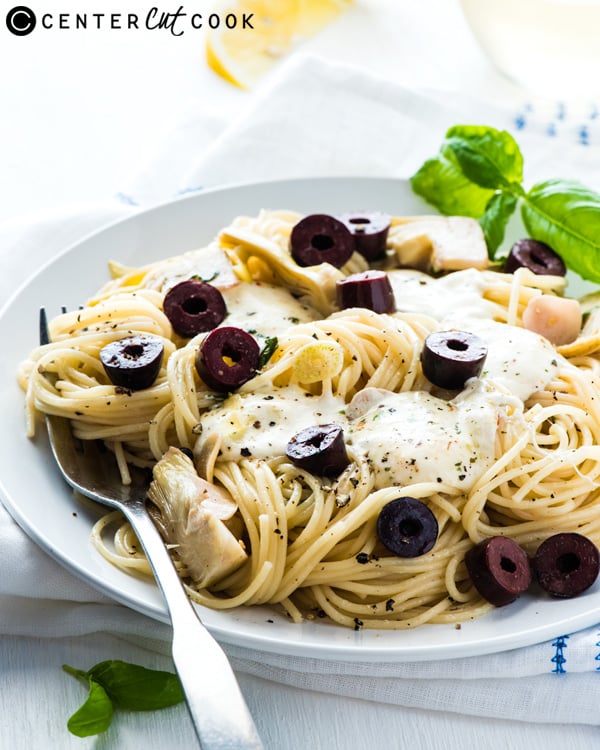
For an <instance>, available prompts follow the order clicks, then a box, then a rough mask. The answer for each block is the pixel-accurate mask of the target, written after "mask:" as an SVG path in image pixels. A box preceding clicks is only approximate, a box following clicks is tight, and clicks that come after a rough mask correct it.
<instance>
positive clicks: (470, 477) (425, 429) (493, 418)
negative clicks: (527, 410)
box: [346, 381, 521, 492]
mask: <svg viewBox="0 0 600 750" xmlns="http://www.w3.org/2000/svg"><path fill="white" fill-rule="evenodd" d="M369 391H372V393H369ZM359 397H360V398H359ZM357 399H359V400H358V402H357ZM515 406H517V409H515ZM518 406H519V403H518V402H516V401H515V399H513V398H511V397H510V396H509V395H506V394H504V393H502V392H500V391H498V390H496V389H494V388H493V386H491V385H489V384H488V385H486V384H485V383H483V382H482V381H473V383H472V384H471V385H470V386H469V387H468V388H466V389H465V390H464V391H463V392H462V393H461V394H460V395H459V396H458V397H457V398H455V399H453V400H452V401H444V400H442V399H440V398H437V397H435V396H432V395H431V394H429V393H425V392H424V391H409V392H405V393H392V392H389V391H388V392H386V391H382V390H380V389H367V390H366V391H365V392H364V393H363V394H357V396H355V398H354V400H353V401H352V403H351V404H350V406H349V409H348V416H349V417H350V423H349V425H348V428H347V431H346V440H347V442H348V444H350V445H352V446H353V448H354V449H355V450H356V451H357V452H358V453H361V454H363V455H364V456H366V457H367V458H368V460H369V463H370V464H371V468H372V469H373V471H374V474H375V486H376V487H377V488H381V487H389V486H392V485H408V484H414V483H417V482H444V483H445V484H448V485H450V486H452V487H457V488H458V489H460V490H463V491H465V492H466V491H468V490H469V489H471V488H472V487H473V485H474V484H475V482H476V481H477V479H479V477H480V476H481V475H482V474H483V472H484V471H485V470H486V469H488V468H489V467H490V466H491V465H492V464H493V462H494V457H495V439H496V432H497V429H498V424H499V423H500V422H501V421H502V422H506V420H508V419H512V420H519V421H520V419H521V412H520V411H519V409H518ZM509 415H512V416H509Z"/></svg>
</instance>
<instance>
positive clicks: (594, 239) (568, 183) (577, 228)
mask: <svg viewBox="0 0 600 750" xmlns="http://www.w3.org/2000/svg"><path fill="white" fill-rule="evenodd" d="M521 215H522V218H523V223H524V225H525V228H526V229H527V232H528V233H529V235H530V236H531V237H533V238H534V239H536V240H539V241H540V242H545V243H546V244H547V245H549V246H550V247H551V248H553V249H554V250H555V252H557V253H558V254H559V255H560V256H561V258H562V259H563V261H564V263H565V265H566V266H567V267H568V268H570V269H571V270H572V271H575V272H576V273H578V274H579V275H580V276H581V277H582V278H584V279H587V280H589V281H595V282H600V194H598V193H596V192H594V191H592V190H589V189H588V188H586V187H585V186H584V185H582V184H581V183H579V182H575V181H572V180H547V181H545V182H540V183H538V184H537V185H534V186H533V187H532V188H531V190H530V191H529V192H528V193H527V195H526V196H525V198H524V200H523V204H522V206H521Z"/></svg>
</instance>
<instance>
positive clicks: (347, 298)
mask: <svg viewBox="0 0 600 750" xmlns="http://www.w3.org/2000/svg"><path fill="white" fill-rule="evenodd" d="M336 295H337V303H338V307H339V308H340V309H341V310H345V309H347V308H348V307H365V308H367V309H368V310H373V311H374V312H376V313H390V312H394V310H395V309H396V300H395V298H394V290H393V289H392V285H391V284H390V279H389V276H388V275H387V273H385V272H384V271H363V272H362V273H354V274H352V275H351V276H347V277H346V278H345V279H341V280H340V281H338V282H337V283H336Z"/></svg>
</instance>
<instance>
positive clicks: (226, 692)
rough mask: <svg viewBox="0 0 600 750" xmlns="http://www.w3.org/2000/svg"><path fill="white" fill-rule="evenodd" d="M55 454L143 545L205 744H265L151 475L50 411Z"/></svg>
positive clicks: (70, 477) (253, 747)
mask: <svg viewBox="0 0 600 750" xmlns="http://www.w3.org/2000/svg"><path fill="white" fill-rule="evenodd" d="M48 343H50V336H49V332H48V322H47V317H46V311H45V309H44V308H42V309H41V310H40V344H48ZM46 426H47V429H48V437H49V440H50V446H51V448H52V453H53V454H54V458H55V459H56V463H57V465H58V468H59V469H60V471H61V473H62V475H63V477H64V478H65V480H66V481H67V482H68V484H70V485H71V487H73V488H74V489H76V490H77V491H78V492H80V493H81V494H82V495H85V496H86V497H89V498H90V499H91V500H95V501H97V502H99V503H102V504H103V505H108V506H109V507H111V508H116V509H118V510H120V511H121V512H122V513H123V515H124V516H125V517H126V519H127V520H128V521H129V523H130V524H131V526H132V527H133V529H134V531H135V533H136V535H137V538H138V540H139V542H140V544H141V545H142V547H143V548H144V552H145V553H146V557H147V558H148V561H149V562H150V565H151V567H152V570H153V572H154V576H155V578H156V581H157V583H158V586H159V588H160V590H161V592H162V594H163V597H164V600H165V603H166V605H167V610H168V612H169V615H170V618H171V624H172V627H173V644H172V654H173V662H174V664H175V668H176V670H177V673H178V675H179V679H180V682H181V685H182V687H183V691H184V694H185V698H186V702H187V705H188V708H189V711H190V714H191V717H192V721H193V723H194V728H195V730H196V734H197V736H198V740H199V742H200V746H201V747H202V748H203V750H261V749H262V747H263V745H262V743H261V741H260V738H259V736H258V733H257V731H256V728H255V726H254V722H253V721H252V717H251V715H250V712H249V710H248V707H247V706H246V703H245V701H244V698H243V696H242V693H241V691H240V688H239V686H238V684H237V680H236V678H235V675H234V673H233V670H232V669H231V666H230V664H229V662H228V660H227V657H226V655H225V653H224V652H223V650H222V649H221V647H220V646H219V644H218V643H217V642H216V641H215V640H214V638H213V637H212V636H211V635H210V633H209V632H208V630H207V629H206V628H205V626H204V625H203V624H202V622H201V621H200V618H199V617H198V615H197V613H196V611H195V609H194V608H193V606H192V604H191V602H190V600H189V598H188V596H187V594H186V592H185V590H184V588H183V586H182V584H181V581H180V579H179V576H178V574H177V571H176V570H175V567H174V566H173V564H172V562H171V558H170V557H169V553H168V552H167V549H166V547H165V545H164V543H163V541H162V538H161V536H160V534H159V533H158V531H157V529H156V527H155V526H154V523H153V522H152V519H151V518H150V516H149V514H148V511H147V509H146V491H147V489H148V479H147V477H146V476H145V475H144V473H143V472H141V471H139V472H138V471H136V470H133V471H132V482H131V484H130V485H123V483H122V482H121V477H120V474H119V472H118V469H117V466H116V462H115V460H114V456H113V455H112V454H111V453H110V452H109V451H108V450H107V449H106V448H104V450H102V448H101V447H100V446H99V444H98V443H97V442H95V441H90V440H75V438H74V437H73V434H72V432H71V426H70V423H69V420H68V419H66V418H64V417H58V416H54V415H46Z"/></svg>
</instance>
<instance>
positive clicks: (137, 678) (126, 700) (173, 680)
mask: <svg viewBox="0 0 600 750" xmlns="http://www.w3.org/2000/svg"><path fill="white" fill-rule="evenodd" d="M88 676H89V677H90V678H91V679H92V680H95V681H97V682H99V683H100V684H101V685H102V686H103V687H104V689H105V690H106V692H107V694H108V695H109V697H110V698H111V700H112V701H113V703H114V704H115V706H117V707H118V708H125V709H128V710H130V711H154V710H156V709H159V708H166V707H167V706H174V705H175V704H177V703H181V701H183V699H184V696H183V691H182V689H181V683H180V682H179V678H178V677H177V675H175V674H172V673H171V672H162V671H159V670H155V669H146V668H145V667H141V666H139V665H137V664H129V663H128V662H124V661H119V660H110V661H103V662H100V663H99V664H96V666H94V667H92V668H91V669H90V670H89V672H88Z"/></svg>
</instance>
